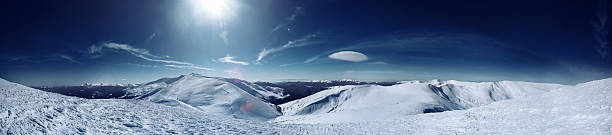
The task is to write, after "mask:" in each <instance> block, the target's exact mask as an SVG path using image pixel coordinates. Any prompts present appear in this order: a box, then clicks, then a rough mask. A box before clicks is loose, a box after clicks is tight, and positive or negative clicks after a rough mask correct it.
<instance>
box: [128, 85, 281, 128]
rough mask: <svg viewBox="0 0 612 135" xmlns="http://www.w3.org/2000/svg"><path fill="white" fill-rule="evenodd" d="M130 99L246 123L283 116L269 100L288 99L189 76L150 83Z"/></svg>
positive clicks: (275, 93) (130, 92) (254, 87)
mask: <svg viewBox="0 0 612 135" xmlns="http://www.w3.org/2000/svg"><path fill="white" fill-rule="evenodd" d="M126 97H135V98H136V99H143V100H148V101H151V102H155V103H162V104H165V105H169V106H183V107H188V108H194V109H198V110H200V111H204V112H208V113H215V114H222V115H230V116H234V117H236V118H242V119H260V120H266V119H271V118H274V117H277V116H279V115H281V113H280V108H278V107H277V106H276V105H273V104H270V103H268V102H267V100H268V99H271V98H283V97H285V95H283V94H282V91H279V90H268V89H265V88H263V87H260V86H258V85H255V84H252V83H249V82H246V81H243V80H238V79H229V78H215V77H206V76H202V75H198V74H189V75H182V76H179V77H177V78H162V79H159V80H157V81H153V82H150V83H147V84H145V85H142V86H140V87H137V88H134V89H131V90H128V91H127V94H126Z"/></svg>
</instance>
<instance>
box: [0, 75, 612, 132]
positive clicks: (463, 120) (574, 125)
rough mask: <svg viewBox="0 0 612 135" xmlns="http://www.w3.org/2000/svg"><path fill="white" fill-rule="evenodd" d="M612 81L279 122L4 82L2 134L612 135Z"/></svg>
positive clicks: (1, 87)
mask: <svg viewBox="0 0 612 135" xmlns="http://www.w3.org/2000/svg"><path fill="white" fill-rule="evenodd" d="M611 84H612V78H610V79H605V80H598V81H593V82H588V83H584V84H579V85H577V86H571V87H563V88H561V89H557V90H552V91H550V92H546V93H543V94H540V95H534V96H527V97H524V98H520V99H513V100H505V101H498V102H494V103H491V104H489V105H485V106H481V107H474V108H471V109H466V110H455V111H446V112H441V113H428V114H417V115H408V116H400V117H396V118H394V119H386V120H376V121H366V122H343V123H334V124H274V123H267V122H261V121H250V120H240V119H232V118H227V117H224V116H221V115H211V114H208V113H204V112H201V111H196V110H192V109H185V108H180V107H170V106H165V105H160V104H155V103H151V102H148V101H142V100H122V99H104V100H99V99H96V100H94V99H81V98H74V97H68V96H63V95H59V94H54V93H48V92H43V91H39V90H36V89H32V88H28V87H25V86H22V85H19V84H15V83H11V82H7V81H5V80H2V79H0V135H4V134H588V135H590V134H592V135H599V134H612V85H611ZM304 116H305V117H306V116H310V117H313V118H317V117H318V116H317V115H304ZM327 116H329V115H327ZM355 119H358V118H355ZM304 120H305V121H304V122H306V123H316V122H313V121H309V119H304ZM315 120H316V119H315ZM319 120H320V119H319Z"/></svg>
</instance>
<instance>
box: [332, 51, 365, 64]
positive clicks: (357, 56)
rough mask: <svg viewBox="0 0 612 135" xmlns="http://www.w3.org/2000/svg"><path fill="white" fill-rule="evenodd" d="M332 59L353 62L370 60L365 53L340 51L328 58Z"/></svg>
mask: <svg viewBox="0 0 612 135" xmlns="http://www.w3.org/2000/svg"><path fill="white" fill-rule="evenodd" d="M328 57H329V58H331V59H336V60H343V61H351V62H362V61H366V60H368V56H366V55H365V54H363V53H360V52H355V51H340V52H336V53H333V54H331V55H329V56H328Z"/></svg>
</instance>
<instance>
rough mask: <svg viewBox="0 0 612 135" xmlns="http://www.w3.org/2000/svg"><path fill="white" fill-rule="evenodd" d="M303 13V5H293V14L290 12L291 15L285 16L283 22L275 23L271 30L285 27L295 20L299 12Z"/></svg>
mask: <svg viewBox="0 0 612 135" xmlns="http://www.w3.org/2000/svg"><path fill="white" fill-rule="evenodd" d="M303 13H304V7H295V9H294V10H293V14H291V16H289V17H287V18H285V20H286V21H285V22H283V23H281V24H278V25H276V27H274V28H273V29H272V32H274V31H277V30H279V29H281V28H285V27H287V26H288V25H290V24H291V23H293V21H295V19H296V18H297V17H298V16H299V15H301V14H303Z"/></svg>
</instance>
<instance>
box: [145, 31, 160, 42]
mask: <svg viewBox="0 0 612 135" xmlns="http://www.w3.org/2000/svg"><path fill="white" fill-rule="evenodd" d="M155 37H157V33H153V34H151V35H149V37H147V40H145V42H149V41H151V40H153V39H154V38H155Z"/></svg>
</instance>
